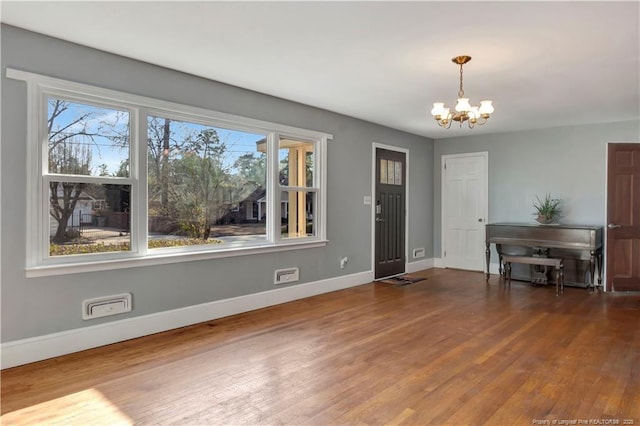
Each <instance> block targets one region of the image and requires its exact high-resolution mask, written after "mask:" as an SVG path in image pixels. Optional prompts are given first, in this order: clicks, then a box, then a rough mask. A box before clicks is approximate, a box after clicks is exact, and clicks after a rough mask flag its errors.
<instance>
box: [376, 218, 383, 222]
mask: <svg viewBox="0 0 640 426" xmlns="http://www.w3.org/2000/svg"><path fill="white" fill-rule="evenodd" d="M376 222H384V219H382V218H379V217H376Z"/></svg>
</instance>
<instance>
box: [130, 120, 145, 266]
mask: <svg viewBox="0 0 640 426" xmlns="http://www.w3.org/2000/svg"><path fill="white" fill-rule="evenodd" d="M146 141H147V112H146V110H145V109H144V108H137V109H135V110H134V111H133V113H132V119H131V141H130V149H131V153H130V158H131V160H130V165H129V175H130V176H131V178H132V179H133V184H132V186H131V215H130V216H129V220H130V221H131V244H132V251H134V252H137V253H138V255H140V256H145V255H146V254H147V249H148V244H147V241H148V237H149V235H148V229H149V227H148V223H149V218H148V213H149V209H148V206H149V203H148V200H147V195H148V188H147V143H146Z"/></svg>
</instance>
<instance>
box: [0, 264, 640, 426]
mask: <svg viewBox="0 0 640 426" xmlns="http://www.w3.org/2000/svg"><path fill="white" fill-rule="evenodd" d="M414 275H421V276H426V277H428V279H427V280H426V281H421V282H418V283H415V284H412V285H408V286H393V285H390V284H381V283H376V284H367V285H363V286H359V287H354V288H352V289H348V290H343V291H338V292H334V293H329V294H324V295H320V296H316V297H312V298H308V299H305V300H300V301H296V302H291V303H287V304H284V305H279V306H274V307H271V308H267V309H262V310H259V311H254V312H250V313H246V314H242V315H236V316H233V317H228V318H223V319H220V320H214V321H210V322H207V323H202V324H198V325H194V326H190V327H186V328H181V329H178V330H174V331H169V332H165V333H160V334H156V335H152V336H147V337H143V338H139V339H135V340H130V341H127V342H123V343H118V344H114V345H110V346H105V347H102V348H97V349H92V350H88V351H84V352H80V353H76V354H71V355H67V356H63V357H59V358H55V359H51V360H46V361H42V362H38V363H33V364H30V365H26V366H21V367H16V368H12V369H8V370H5V371H3V372H2V418H1V421H2V424H25V425H26V424H28V425H31V424H59V423H64V424H74V425H75V424H82V425H84V424H110V425H111V424H133V423H136V424H162V425H164V424H185V425H187V424H188V425H193V424H224V425H235V424H292V425H298V424H314V425H329V424H331V425H333V424H353V425H382V424H390V425H395V424H403V425H426V424H437V425H440V424H455V425H464V424H474V425H479V424H491V425H516V424H521V425H532V424H563V423H562V422H564V421H574V423H573V424H619V425H624V424H627V425H630V424H633V425H640V295H637V294H636V295H623V294H601V293H600V294H598V293H589V292H588V291H587V290H585V289H579V288H565V293H564V295H561V296H559V297H556V296H555V289H554V288H552V286H549V287H532V286H530V285H529V284H526V283H521V282H518V281H513V282H512V284H511V288H510V289H509V288H504V287H503V286H502V284H501V283H500V280H499V278H498V277H496V276H492V278H491V280H490V282H489V285H486V283H485V281H484V275H483V274H481V273H473V272H463V271H454V270H442V269H431V270H428V271H423V272H421V273H418V274H414ZM553 420H556V423H552V421H553ZM546 421H548V423H546ZM580 422H583V423H580ZM564 424H571V423H564Z"/></svg>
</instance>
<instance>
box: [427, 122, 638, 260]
mask: <svg viewBox="0 0 640 426" xmlns="http://www.w3.org/2000/svg"><path fill="white" fill-rule="evenodd" d="M490 125H491V122H489V123H488V124H487V126H490ZM638 141H640V121H638V120H635V121H624V122H618V123H608V124H590V125H584V126H572V127H558V128H551V129H543V130H531V131H526V132H517V133H501V134H492V135H480V136H468V137H464V138H450V139H438V140H436V141H435V158H434V161H435V163H434V170H435V173H434V185H435V186H434V193H435V202H434V217H435V222H434V229H435V238H434V252H435V257H441V242H442V239H441V215H442V210H441V209H442V207H441V179H440V177H441V175H440V167H441V159H442V156H443V155H449V154H461V153H467V152H480V151H487V152H489V217H488V221H489V222H532V221H533V219H534V217H533V207H532V206H531V204H532V203H533V201H534V200H535V199H536V196H537V195H539V196H541V197H542V196H544V195H545V194H546V193H551V194H552V195H553V196H554V197H555V198H560V199H562V200H564V204H563V213H564V217H562V218H561V220H562V221H564V222H566V223H575V224H583V225H591V224H593V225H603V224H604V222H605V189H606V188H605V183H606V149H607V148H606V144H607V142H638ZM493 259H495V256H493Z"/></svg>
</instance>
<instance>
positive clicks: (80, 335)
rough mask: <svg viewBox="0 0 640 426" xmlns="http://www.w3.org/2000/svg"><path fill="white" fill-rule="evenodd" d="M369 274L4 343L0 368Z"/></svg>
mask: <svg viewBox="0 0 640 426" xmlns="http://www.w3.org/2000/svg"><path fill="white" fill-rule="evenodd" d="M373 275H374V274H373V271H365V272H359V273H355V274H350V275H343V276H339V277H335V278H329V279H325V280H320V281H314V282H310V283H304V284H299V285H293V286H290V287H285V288H278V289H274V290H268V291H264V292H260V293H254V294H249V295H246V296H239V297H233V298H230V299H224V300H216V301H213V302H208V303H203V304H200V305H194V306H187V307H184V308H179V309H173V310H170V311H164V312H157V313H153V314H148V315H141V316H138V317H133V318H126V319H123V320H117V321H112V322H108V323H103V324H98V325H93V326H88V327H83V328H76V329H73V330H65V331H61V332H58V333H52V334H47V335H43V336H36V337H32V338H27V339H21V340H15V341H11V342H6V343H3V344H1V345H0V351H1V353H2V363H1V368H2V369H5V368H10V367H15V366H18V365H23V364H28V363H31V362H35V361H41V360H44V359H48V358H53V357H56V356H60V355H65V354H70V353H73V352H79V351H83V350H86V349H92V348H97V347H100V346H104V345H108V344H111V343H116V342H122V341H124V340H129V339H134V338H136V337H142V336H147V335H149V334H154V333H159V332H162V331H168V330H173V329H175V328H180V327H185V326H188V325H192V324H197V323H201V322H205V321H211V320H214V319H218V318H222V317H226V316H230V315H236V314H240V313H244V312H249V311H253V310H256V309H261V308H266V307H268V306H273V305H279V304H281V303H286V302H291V301H293V300H298V299H304V298H307V297H311V296H316V295H319V294H323V293H329V292H332V291H336V290H342V289H345V288H350V287H356V286H359V285H362V284H367V283H370V282H372V281H373V279H374V276H373Z"/></svg>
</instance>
